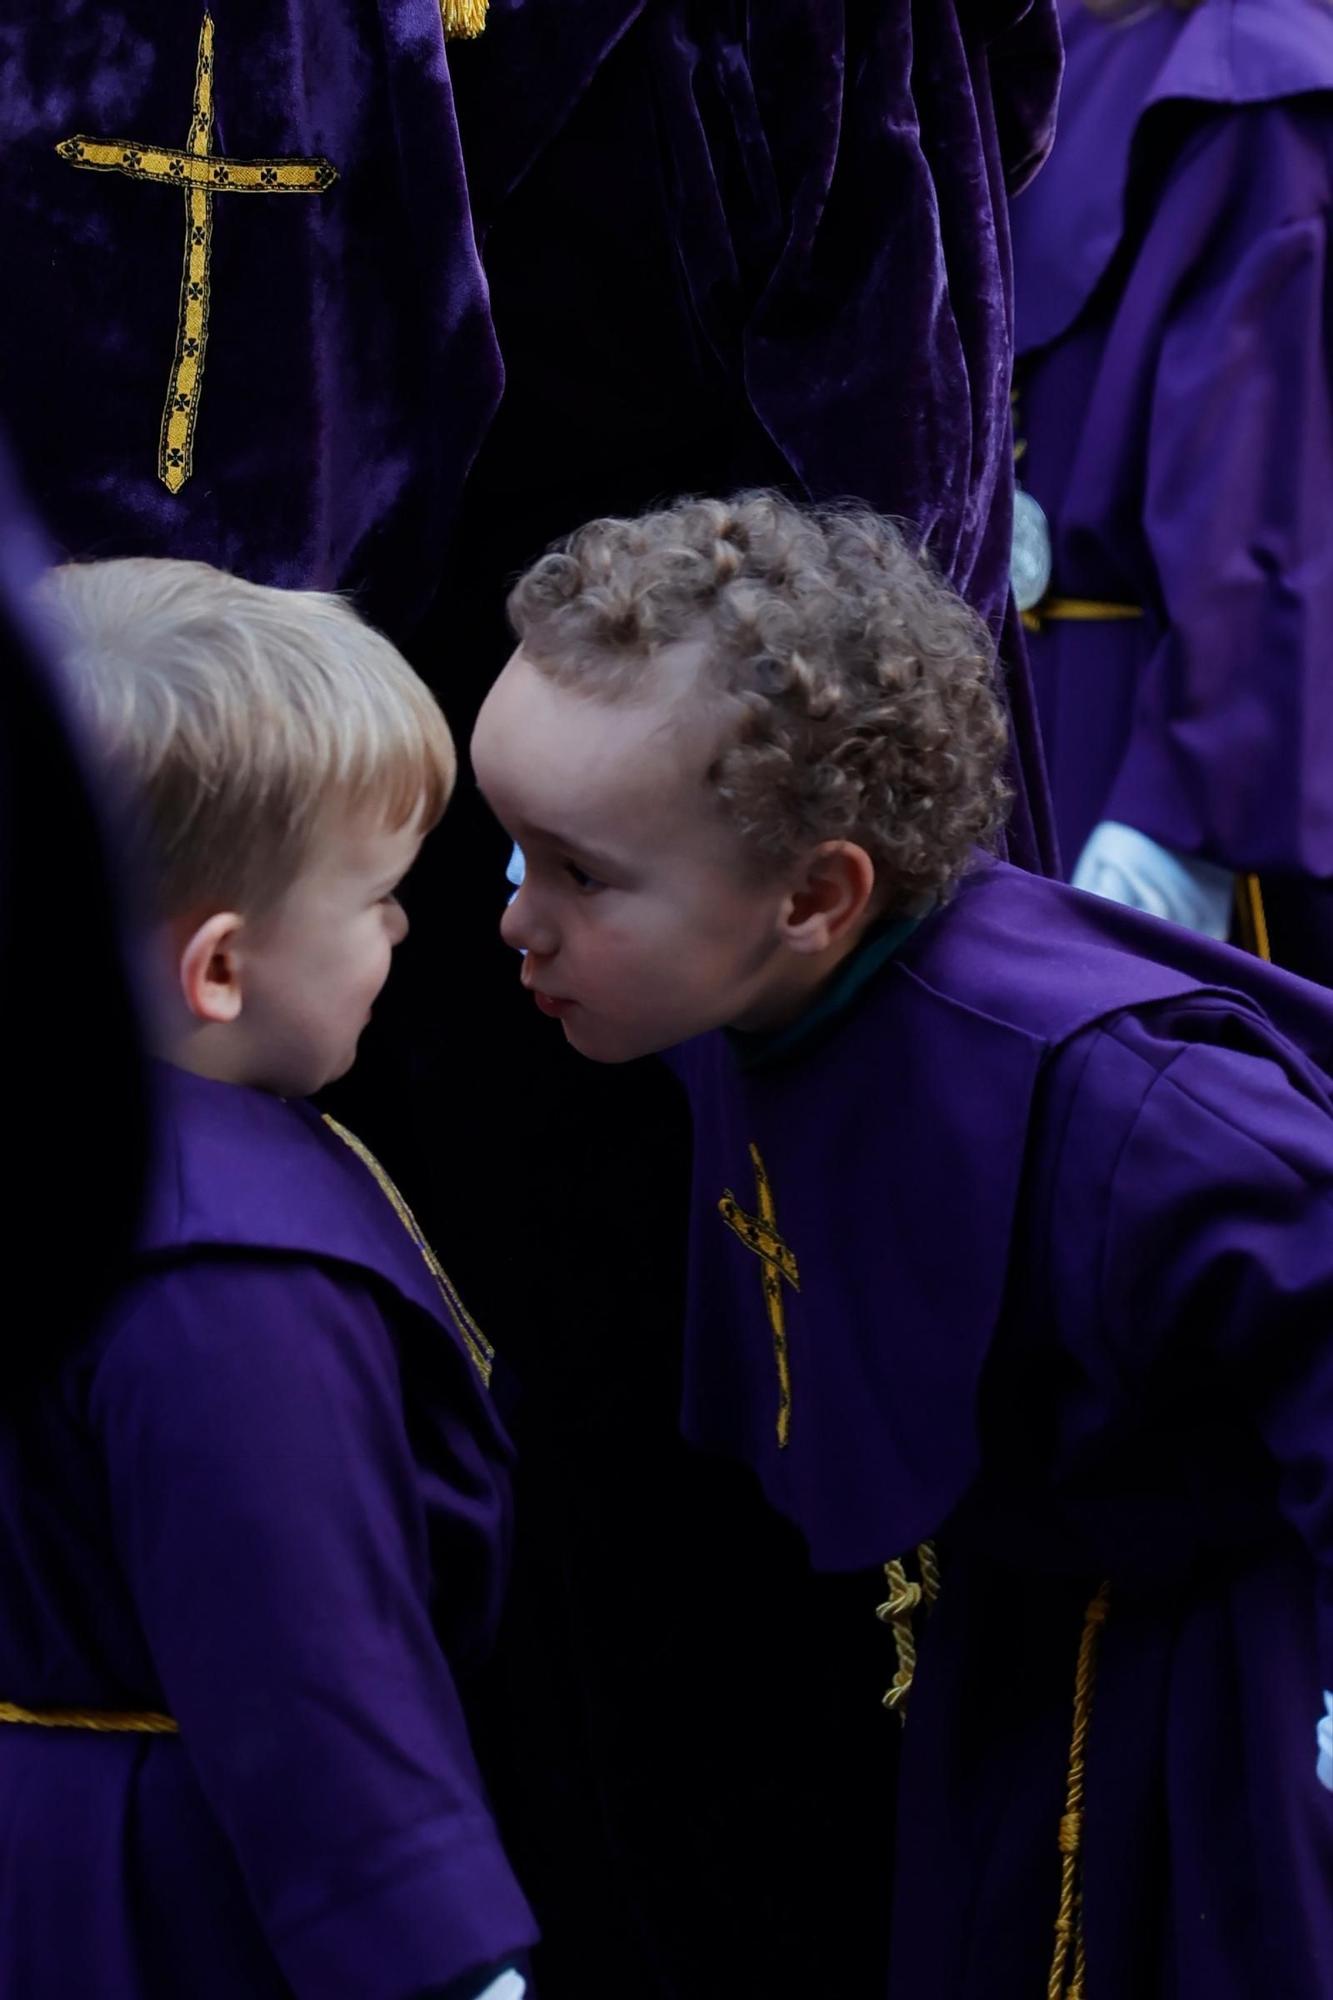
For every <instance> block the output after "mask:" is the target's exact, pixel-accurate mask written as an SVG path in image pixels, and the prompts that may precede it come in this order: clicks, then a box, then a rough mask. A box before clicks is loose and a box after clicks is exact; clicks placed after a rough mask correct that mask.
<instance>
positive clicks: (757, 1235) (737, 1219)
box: [717, 1145, 801, 1449]
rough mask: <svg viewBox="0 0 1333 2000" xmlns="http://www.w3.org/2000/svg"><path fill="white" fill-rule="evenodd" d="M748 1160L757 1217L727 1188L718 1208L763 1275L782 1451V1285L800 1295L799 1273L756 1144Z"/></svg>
mask: <svg viewBox="0 0 1333 2000" xmlns="http://www.w3.org/2000/svg"><path fill="white" fill-rule="evenodd" d="M750 1159H751V1161H752V1163H753V1165H754V1180H755V1189H756V1192H757V1194H758V1198H759V1213H758V1215H750V1214H747V1212H746V1210H745V1209H743V1208H742V1207H741V1205H740V1203H739V1202H738V1201H737V1199H736V1197H735V1195H734V1194H733V1193H732V1192H731V1189H730V1188H727V1189H726V1190H725V1191H724V1193H723V1196H722V1199H721V1201H720V1202H719V1203H718V1205H717V1208H718V1214H719V1215H720V1216H721V1217H722V1220H723V1221H724V1222H725V1223H726V1225H727V1227H728V1229H734V1230H735V1232H736V1234H737V1236H739V1237H740V1239H741V1242H742V1243H743V1244H744V1245H745V1247H746V1249H747V1250H753V1251H754V1253H755V1256H756V1257H757V1258H758V1259H759V1263H760V1267H761V1270H762V1273H763V1281H764V1305H765V1307H766V1309H767V1312H768V1323H769V1326H770V1327H771V1328H772V1330H773V1356H774V1359H775V1360H776V1362H777V1365H778V1446H779V1449H781V1448H782V1447H783V1446H785V1444H786V1442H787V1439H788V1437H789V1436H790V1434H791V1365H790V1362H789V1360H788V1356H787V1322H786V1319H785V1318H784V1316H783V1311H782V1285H783V1280H784V1279H785V1280H786V1282H787V1283H788V1284H789V1285H790V1286H791V1288H792V1290H793V1291H794V1292H799V1291H800V1289H801V1274H800V1272H799V1270H798V1269H797V1265H796V1258H795V1257H794V1255H793V1254H792V1252H791V1250H789V1249H788V1247H787V1245H786V1244H785V1243H784V1242H783V1240H782V1238H781V1236H780V1235H779V1234H778V1211H777V1204H776V1203H775V1201H774V1200H773V1189H772V1187H771V1186H770V1185H769V1179H768V1170H767V1168H766V1167H765V1166H764V1162H763V1160H762V1158H761V1157H760V1153H759V1148H758V1147H757V1146H755V1145H752V1146H751V1147H750Z"/></svg>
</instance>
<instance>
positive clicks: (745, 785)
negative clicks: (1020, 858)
mask: <svg viewBox="0 0 1333 2000" xmlns="http://www.w3.org/2000/svg"><path fill="white" fill-rule="evenodd" d="M509 617H510V621H511V623H512V624H513V627H514V630H515V633H516V634H517V636H518V638H519V640H520V642H521V644H522V646H523V650H524V653H525V655H526V656H527V657H528V658H529V659H530V660H531V661H532V663H533V665H534V666H536V667H537V668H538V669H539V670H540V671H541V672H543V673H545V674H546V675H548V676H549V677H550V678H551V679H552V680H554V681H556V682H558V683H560V684H562V685H564V686H568V687H573V688H576V689H578V690H579V691H580V692H581V693H586V694H588V695H590V696H594V697H596V698H599V699H605V700H615V699H619V698H625V697H627V696H632V694H633V691H634V690H635V689H636V688H642V687H643V686H644V685H645V671H646V670H647V669H648V668H649V667H650V664H651V662H652V661H653V659H654V656H656V655H659V654H660V653H661V652H662V651H663V650H664V649H665V648H668V647H672V646H675V645H678V644H681V643H688V642H692V641H694V642H698V641H702V648H701V653H702V661H703V664H702V668H701V677H702V681H703V684H704V686H705V687H708V688H711V689H712V690H713V691H714V692H715V693H716V694H717V695H719V696H722V697H730V698H731V699H730V701H729V702H720V703H719V707H720V708H722V709H723V710H724V712H725V713H726V714H727V716H728V720H727V722H726V724H725V725H724V726H723V729H722V740H721V743H720V746H719V749H718V751H717V754H716V756H715V758H714V761H713V763H712V765H711V766H710V768H709V771H708V780H709V782H710V784H711V786H712V788H713V790H714V791H715V793H716V796H717V799H718V802H719V804H720V806H721V808H722V809H723V811H724V813H725V815H726V817H727V818H728V819H729V820H730V821H731V823H732V824H733V825H734V826H735V828H736V829H737V831H738V832H739V833H740V835H741V837H742V839H743V841H744V842H745V844H746V846H747V847H748V849H749V850H750V852H751V854H752V855H753V856H754V857H755V858H756V859H757V860H758V861H759V862H761V863H762V864H764V865H767V866H772V867H783V866H786V865H788V864H790V863H791V862H792V861H794V860H796V859H798V858H799V856H800V855H801V854H803V853H805V852H808V851H809V849H810V848H811V847H813V846H815V845H817V844H818V843H819V842H821V841H826V840H849V841H855V842H856V843H857V844H858V845H860V846H861V847H863V848H865V850H866V852H867V853H868V854H869V855H870V858H871V860H872V861H873V862H874V865H875V871H876V903H877V906H878V907H880V908H881V909H884V910H905V909H910V908H912V907H913V906H917V905H920V904H921V903H923V902H925V901H926V900H928V899H930V898H937V899H938V898H940V897H943V896H945V895H946V894H947V893H948V891H949V889H950V887H951V886H952V885H953V884H954V883H955V882H956V881H957V880H958V878H959V877H960V876H961V875H962V874H963V872H964V870H965V869H966V867H967V865H968V861H969V857H970V855H971V852H972V850H973V849H974V848H975V847H977V846H983V847H984V846H988V845H990V844H991V843H992V842H993V841H994V838H995V835H996V833H997V831H998V829H999V828H1000V826H1001V825H1002V823H1003V818H1004V813H1005V809H1006V807H1007V805H1008V801H1009V792H1008V789H1007V787H1006V785H1005V783H1004V780H1003V777H1002V775H1001V766H1002V763H1003V760H1004V754H1005V747H1006V730H1005V721H1004V710H1003V707H1002V704H1001V701H1000V698H999V695H998V693H997V690H996V680H995V649H994V646H993V645H992V642H991V639H990V635H989V633H988V632H987V630H986V627H985V626H984V625H983V623H982V622H981V620H980V619H979V618H978V617H977V616H976V615H975V613H973V612H972V611H971V610H969V608H968V606H967V605H966V604H964V603H963V601H962V599H961V598H960V597H959V596H958V595H957V593H956V592H955V591H954V590H953V589H952V588H951V586H950V585H949V584H948V583H946V582H945V580H944V579H943V577H941V576H940V575H939V573H938V572H937V571H936V570H935V569H934V567H933V566H932V564H931V563H930V561H929V559H928V558H927V557H926V556H925V555H923V554H922V553H921V552H920V551H919V550H914V549H913V548H911V547H909V546H908V543H907V541H906V539H905V538H904V535H903V532H902V530H901V529H900V528H899V527H898V526H897V525H896V524H895V523H894V522H892V521H889V520H885V519H884V518H883V517H882V516H880V515H878V514H874V513H871V512H870V511H869V510H868V509H866V508H864V507H860V506H855V505H843V506H823V507H809V508H807V507H798V506H796V505H794V504H793V503H792V502H791V501H789V500H785V499H783V498H782V497H781V496H780V495H778V494H776V493H765V492H757V493H741V494H738V495H737V496H736V497H735V498H733V499H731V500H696V499H686V500H681V501H678V502H677V503H676V504H675V505H674V506H672V507H667V508H664V509H662V510H660V511H659V512H655V513H650V514H645V515H642V516H641V517H640V518H638V519H637V520H601V521H592V522H590V523H589V524H588V525H587V526H586V527H583V528H580V529H579V530H578V531H577V532H576V533H575V534H573V535H571V536H569V538H568V539H567V540H566V541H563V542H561V543H559V544H557V546H556V547H555V548H553V549H552V550H551V551H550V553H549V554H547V555H545V556H543V557H542V559H541V560H540V561H539V562H537V563H535V564H534V565H533V567H532V568H531V569H529V570H528V571H527V573H526V574H525V575H524V576H522V577H520V579H519V581H518V583H517V584H516V585H515V586H514V589H513V591H512V592H511V594H510V598H509Z"/></svg>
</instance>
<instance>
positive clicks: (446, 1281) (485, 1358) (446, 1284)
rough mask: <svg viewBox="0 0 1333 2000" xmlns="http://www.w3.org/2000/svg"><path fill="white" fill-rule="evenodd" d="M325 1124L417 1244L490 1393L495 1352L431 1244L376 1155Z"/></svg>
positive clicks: (338, 1127) (330, 1121) (329, 1122)
mask: <svg viewBox="0 0 1333 2000" xmlns="http://www.w3.org/2000/svg"><path fill="white" fill-rule="evenodd" d="M324 1123H325V1124H326V1125H327V1126H328V1128H329V1130H330V1132H333V1133H334V1134H336V1136H337V1137H338V1138H339V1139H341V1140H342V1142H343V1144H344V1146H346V1147H348V1148H349V1150H350V1151H351V1152H353V1153H355V1154H356V1157H357V1159H358V1160H360V1162H361V1164H362V1166H363V1167H366V1168H367V1169H368V1170H369V1172H370V1173H371V1174H372V1175H373V1176H374V1178H375V1181H376V1182H377V1184H378V1186H379V1189H380V1192H381V1193H382V1194H383V1195H384V1196H385V1197H386V1198H387V1200H388V1202H389V1205H390V1207H391V1208H392V1209H393V1212H394V1214H395V1215H396V1216H397V1217H398V1220H399V1221H400V1222H401V1223H402V1225H403V1227H404V1229H405V1230H406V1231H407V1233H408V1235H409V1236H410V1237H411V1239H412V1241H413V1242H414V1243H415V1244H416V1247H417V1250H418V1252H419V1253H420V1256H421V1259H422V1261H423V1263H424V1264H425V1266H426V1269H427V1270H428V1271H429V1272H430V1274H431V1276H432V1278H434V1280H435V1283H436V1286H437V1288H438V1290H439V1293H440V1296H441V1298H442V1299H443V1300H444V1303H445V1305H446V1306H447V1307H448V1308H449V1312H450V1314H451V1315H452V1317H453V1319H454V1321H455V1323H456V1324H457V1327H458V1331H459V1333H460V1334H461V1335H462V1337H463V1345H464V1346H465V1347H466V1348H467V1351H468V1355H469V1357H470V1358H471V1361H472V1365H473V1367H474V1368H475V1369H476V1371H477V1373H478V1375H480V1377H481V1379H482V1381H483V1382H484V1383H485V1385H486V1387H487V1388H488V1389H489V1388H490V1386H491V1374H492V1371H493V1369H494V1366H495V1349H494V1347H493V1346H492V1344H491V1342H490V1341H489V1340H488V1339H487V1338H486V1335H485V1334H484V1333H483V1332H482V1330H481V1328H480V1327H479V1326H478V1325H477V1322H476V1321H475V1320H474V1319H473V1317H472V1315H471V1313H470V1312H469V1311H468V1309H467V1307H466V1306H465V1305H464V1304H463V1301H462V1299H460V1298H459V1296H458V1293H457V1292H456V1291H455V1290H454V1285H453V1280H452V1279H451V1278H450V1276H449V1273H448V1272H447V1271H446V1270H445V1268H444V1266H443V1264H441V1262H440V1260H439V1258H438V1257H437V1256H436V1255H435V1252H434V1251H433V1250H432V1249H431V1247H430V1244H429V1243H428V1242H427V1241H426V1238H425V1236H424V1235H423V1234H422V1230H421V1225H420V1223H419V1222H418V1221H417V1219H416V1217H415V1215H413V1213H412V1211H411V1209H410V1208H409V1207H408V1205H407V1203H406V1202H405V1201H404V1200H403V1197H402V1195H401V1194H399V1192H398V1189H397V1188H396V1187H395V1186H394V1184H393V1182H392V1181H391V1180H390V1179H389V1176H388V1175H387V1174H386V1173H385V1171H384V1169H383V1167H382V1166H381V1165H380V1163H379V1161H378V1160H377V1159H376V1158H375V1155H374V1154H373V1153H372V1152H371V1150H370V1148H369V1146H365V1145H363V1144H362V1142H361V1140H360V1139H358V1138H357V1136H356V1134H355V1132H349V1131H348V1129H347V1127H346V1126H345V1125H340V1124H339V1123H338V1121H337V1119H336V1118H330V1117H329V1115H328V1113H327V1111H326V1112H325V1113H324Z"/></svg>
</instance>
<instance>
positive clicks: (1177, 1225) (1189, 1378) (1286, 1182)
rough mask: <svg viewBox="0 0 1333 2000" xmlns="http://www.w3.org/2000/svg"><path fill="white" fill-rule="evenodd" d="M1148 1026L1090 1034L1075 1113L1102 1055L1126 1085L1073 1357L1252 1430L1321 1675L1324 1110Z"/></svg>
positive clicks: (1328, 1336)
mask: <svg viewBox="0 0 1333 2000" xmlns="http://www.w3.org/2000/svg"><path fill="white" fill-rule="evenodd" d="M1135 1036H1137V1037H1138V1040H1139V1046H1138V1047H1135V1046H1134V1045H1133V1039H1132V1038H1133V1037H1135ZM1149 1042H1150V1038H1149V1036H1148V1035H1147V1034H1146V1033H1145V1032H1144V1031H1143V1030H1142V1028H1141V1026H1140V1025H1139V1024H1137V1023H1131V1024H1130V1034H1129V1036H1127V1037H1126V1038H1125V1040H1124V1041H1122V1042H1121V1043H1119V1044H1118V1045H1115V1046H1110V1045H1109V1038H1106V1039H1104V1040H1103V1043H1102V1046H1101V1047H1100V1048H1099V1049H1098V1050H1097V1051H1096V1052H1095V1054H1094V1055H1093V1057H1092V1059H1091V1061H1090V1063H1089V1066H1088V1073H1087V1074H1086V1075H1085V1079H1084V1084H1083V1086H1082V1088H1081V1090H1080V1099H1081V1115H1083V1116H1085V1117H1089V1116H1096V1115H1097V1113H1098V1104H1097V1101H1096V1100H1097V1095H1098V1092H1099V1089H1100V1088H1101V1087H1102V1086H1103V1085H1106V1084H1107V1083H1108V1081H1109V1080H1110V1079H1111V1072H1112V1071H1113V1070H1114V1069H1116V1068H1118V1069H1119V1070H1120V1071H1121V1072H1123V1074H1122V1077H1121V1080H1120V1084H1118V1085H1115V1086H1114V1088H1120V1089H1122V1092H1123V1086H1124V1084H1125V1081H1126V1079H1127V1078H1128V1075H1129V1073H1130V1072H1131V1071H1134V1070H1136V1071H1137V1072H1138V1077H1139V1081H1138V1082H1137V1084H1135V1085H1133V1086H1132V1087H1133V1088H1136V1089H1137V1090H1138V1091H1140V1092H1141V1093H1142V1094H1141V1099H1140V1101H1139V1105H1138V1110H1137V1113H1136V1115H1135V1116H1134V1118H1133V1121H1132V1124H1131V1125H1130V1127H1129V1130H1128V1133H1127V1134H1126V1132H1125V1128H1124V1122H1123V1120H1122V1121H1121V1122H1120V1124H1119V1128H1118V1130H1117V1128H1116V1122H1115V1120H1114V1119H1111V1120H1109V1121H1108V1124H1109V1130H1108V1133H1107V1135H1106V1141H1107V1144H1108V1147H1109V1149H1110V1150H1108V1154H1107V1158H1108V1164H1109V1168H1110V1171H1109V1173H1108V1175H1107V1179H1106V1181H1105V1182H1104V1183H1102V1184H1101V1185H1100V1186H1099V1185H1097V1176H1096V1175H1093V1176H1091V1177H1090V1180H1091V1186H1090V1191H1089V1193H1088V1196H1087V1199H1088V1201H1089V1203H1090V1204H1091V1205H1092V1207H1094V1208H1096V1209H1098V1210H1099V1211H1100V1213H1101V1215H1102V1217H1103V1225H1102V1228H1101V1231H1100V1232H1099V1233H1094V1231H1093V1230H1091V1229H1090V1230H1089V1231H1088V1232H1087V1234H1085V1236H1084V1238H1083V1242H1082V1246H1081V1250H1082V1256H1083V1259H1084V1260H1085V1262H1086V1272H1085V1283H1086V1284H1087V1285H1089V1286H1091V1287H1093V1288H1094V1290H1093V1292H1092V1294H1091V1296H1087V1295H1085V1297H1086V1304H1085V1307H1084V1314H1085V1322H1086V1325H1087V1328H1088V1332H1087V1334H1086V1338H1088V1340H1089V1341H1090V1343H1091V1344H1092V1346H1095V1348H1096V1350H1097V1351H1098V1352H1099V1353H1100V1356H1101V1360H1100V1361H1098V1360H1096V1359H1094V1360H1093V1361H1092V1362H1091V1368H1092V1369H1093V1370H1094V1371H1095V1370H1096V1369H1098V1368H1099V1367H1100V1368H1101V1369H1102V1370H1103V1371H1109V1372H1108V1373H1105V1374H1104V1380H1105V1382H1106V1384H1107V1387H1106V1396H1107V1399H1108V1401H1109V1402H1110V1403H1111V1405H1112V1406H1114V1404H1115V1403H1116V1401H1118V1400H1119V1399H1121V1398H1123V1397H1124V1396H1125V1395H1129V1396H1131V1397H1136V1396H1143V1397H1150V1398H1151V1399H1152V1400H1153V1401H1154V1402H1156V1401H1157V1399H1159V1398H1160V1397H1161V1396H1162V1394H1163V1393H1164V1392H1169V1393H1170V1394H1171V1395H1172V1396H1174V1397H1175V1399H1176V1405H1175V1406H1176V1407H1178V1408H1179V1409H1180V1410H1181V1412H1182V1413H1183V1420H1185V1421H1189V1418H1188V1413H1189V1412H1191V1411H1192V1410H1193V1409H1194V1408H1195V1407H1196V1406H1197V1405H1198V1403H1199V1402H1200V1401H1201V1400H1206V1398H1208V1397H1211V1396H1213V1395H1214V1394H1221V1395H1222V1396H1223V1397H1224V1398H1225V1399H1226V1401H1227V1403H1228V1405H1229V1407H1230V1408H1231V1409H1232V1411H1233V1412H1234V1413H1235V1415H1236V1418H1237V1419H1238V1421H1239V1422H1240V1424H1241V1425H1242V1426H1243V1427H1249V1426H1253V1427H1254V1429H1255V1430H1257V1432H1258V1434H1259V1436H1260V1437H1261V1438H1262V1441H1263V1444H1264V1445H1265V1446H1266V1448H1267V1451H1268V1454H1269V1455H1270V1457H1271V1459H1272V1461H1273V1462H1274V1463H1275V1465H1276V1468H1277V1472H1278V1505H1279V1507H1280V1509H1281V1512H1282V1513H1283V1515H1284V1516H1285V1517H1286V1519H1287V1520H1288V1521H1289V1522H1290V1523H1291V1525H1292V1526H1293V1527H1294V1528H1295V1529H1296V1530H1297V1532H1298V1533H1299V1535H1300V1536H1301V1538H1302V1540H1303V1541H1304V1542H1305V1544H1306V1546H1307V1548H1308V1549H1309V1550H1310V1552H1311V1554H1312V1556H1313V1558H1314V1560H1315V1563H1316V1565H1317V1568H1318V1574H1319V1584H1318V1591H1319V1605H1318V1611H1319V1645H1320V1662H1321V1670H1322V1673H1323V1677H1324V1678H1323V1685H1324V1686H1326V1687H1328V1686H1333V1678H1330V1677H1331V1676H1333V1115H1330V1111H1329V1109H1328V1107H1327V1105H1326V1104H1325V1103H1324V1102H1322V1101H1321V1100H1320V1098H1319V1095H1318V1093H1317V1091H1316V1090H1314V1089H1311V1090H1309V1091H1308V1092H1307V1091H1306V1090H1305V1089H1302V1088H1298V1087H1296V1085H1295V1084H1293V1082H1291V1081H1290V1080H1289V1078H1288V1076H1287V1075H1286V1074H1285V1073H1284V1070H1283V1068H1282V1067H1280V1066H1279V1063H1278V1062H1277V1061H1273V1060H1267V1059H1265V1058H1264V1057H1263V1056H1262V1055H1261V1054H1260V1053H1257V1052H1248V1051H1246V1050H1244V1049H1243V1048H1241V1047H1230V1048H1228V1047H1222V1046H1218V1045H1216V1044H1213V1043H1204V1044H1201V1045H1194V1046H1189V1045H1185V1046H1179V1047H1177V1048H1176V1049H1175V1050H1174V1051H1171V1050H1169V1049H1168V1048H1164V1047H1162V1046H1161V1045H1160V1044H1159V1045H1158V1046H1157V1047H1156V1048H1151V1047H1150V1046H1149ZM1145 1052H1146V1053H1147V1054H1148V1056H1149V1059H1150V1061H1151V1062H1152V1063H1153V1064H1154V1065H1160V1067H1157V1068H1156V1073H1155V1074H1154V1072H1153V1070H1152V1069H1149V1068H1147V1067H1146V1065H1145V1061H1144V1055H1145ZM1098 1071H1100V1075H1097V1074H1096V1072H1098ZM1122 1101H1123V1095H1122ZM1103 1102H1105V1099H1103ZM1089 1352H1091V1347H1090V1349H1089ZM1311 1697H1312V1699H1313V1700H1315V1702H1316V1705H1317V1690H1314V1689H1312V1690H1311ZM1312 1713H1313V1711H1312Z"/></svg>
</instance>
